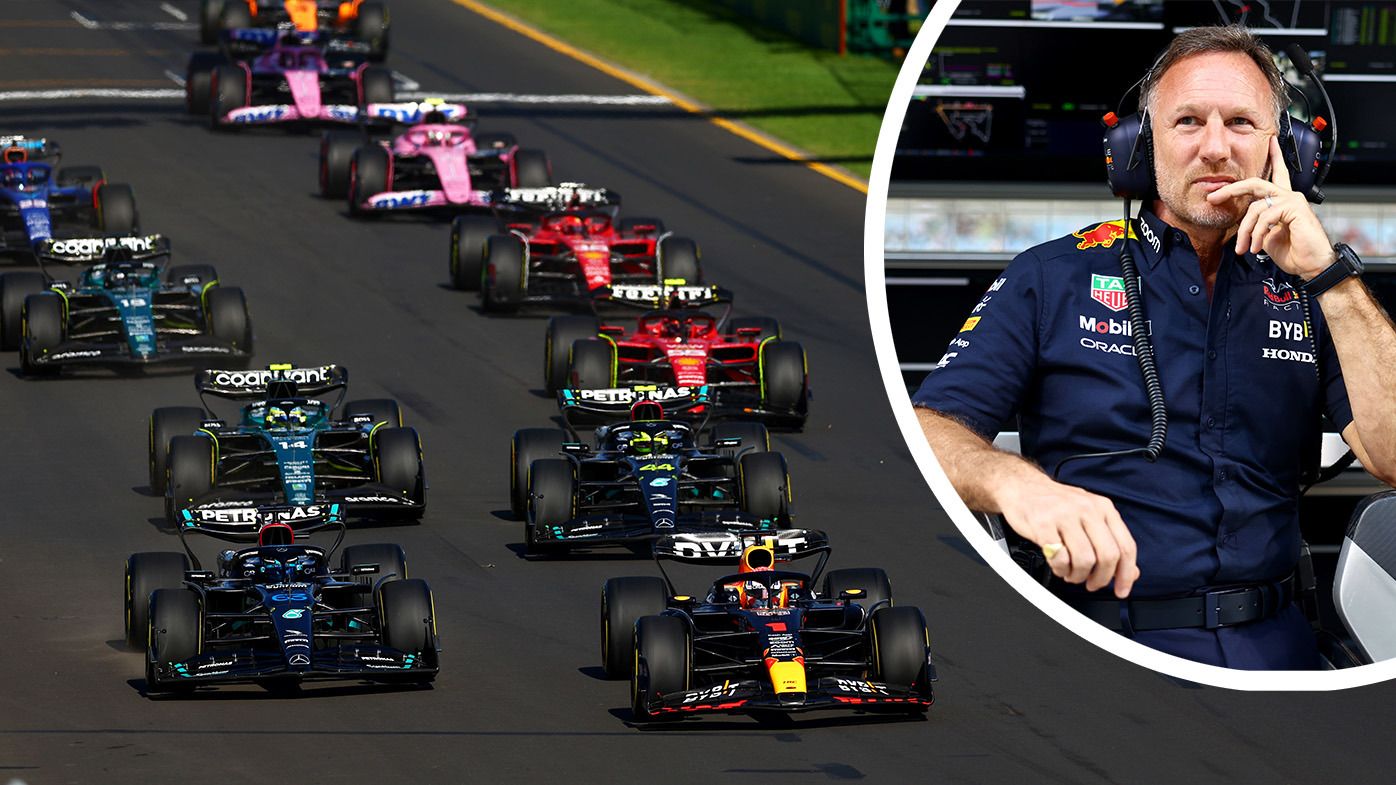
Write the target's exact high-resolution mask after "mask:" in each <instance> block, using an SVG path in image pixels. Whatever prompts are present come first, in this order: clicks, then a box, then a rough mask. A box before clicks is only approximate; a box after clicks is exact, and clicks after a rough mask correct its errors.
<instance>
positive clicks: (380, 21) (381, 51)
mask: <svg viewBox="0 0 1396 785" xmlns="http://www.w3.org/2000/svg"><path fill="white" fill-rule="evenodd" d="M389 22H390V19H389V17H388V7H387V6H386V5H384V4H383V3H364V4H362V5H360V6H359V16H358V18H357V19H355V20H354V36H355V37H356V38H358V39H359V40H360V41H363V42H364V43H366V44H368V46H369V55H368V58H369V59H370V60H373V61H374V62H379V63H381V62H383V59H384V58H386V57H387V56H388V25H389Z"/></svg>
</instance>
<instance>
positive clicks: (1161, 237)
mask: <svg viewBox="0 0 1396 785" xmlns="http://www.w3.org/2000/svg"><path fill="white" fill-rule="evenodd" d="M1138 224H1139V230H1138V234H1139V245H1140V246H1142V247H1143V248H1144V259H1145V260H1146V261H1147V262H1148V263H1149V268H1150V269H1153V268H1154V267H1157V266H1158V263H1159V262H1160V261H1162V260H1163V259H1164V258H1165V257H1167V256H1168V255H1169V254H1170V253H1172V252H1173V250H1174V249H1175V248H1177V247H1184V248H1186V249H1187V250H1188V252H1189V253H1193V254H1195V253H1196V251H1195V250H1194V249H1193V247H1192V244H1191V243H1190V242H1188V237H1187V234H1186V233H1185V232H1184V231H1183V230H1182V229H1175V228H1173V227H1172V226H1169V225H1168V224H1166V223H1164V221H1163V219H1162V218H1159V217H1158V216H1157V215H1154V213H1153V212H1152V211H1150V210H1147V209H1146V210H1142V211H1141V212H1140V215H1139V221H1138ZM1150 237H1154V238H1157V240H1158V242H1157V243H1155V242H1154V241H1153V240H1150V239H1149V238H1150ZM1228 256H1230V257H1233V258H1235V259H1237V260H1238V261H1239V262H1240V263H1241V266H1242V267H1244V268H1245V269H1246V270H1248V271H1249V270H1254V269H1255V267H1256V265H1257V264H1259V261H1258V260H1257V259H1256V257H1255V255H1254V254H1249V253H1247V254H1241V255H1239V256H1238V255H1236V254H1235V253H1234V252H1233V251H1232V250H1231V245H1230V244H1228V245H1227V247H1226V248H1224V249H1223V250H1222V260H1223V262H1224V261H1225V260H1226V257H1228Z"/></svg>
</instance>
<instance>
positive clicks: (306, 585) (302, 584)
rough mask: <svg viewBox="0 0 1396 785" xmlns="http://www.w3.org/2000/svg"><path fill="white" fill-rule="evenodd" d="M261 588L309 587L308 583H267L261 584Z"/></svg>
mask: <svg viewBox="0 0 1396 785" xmlns="http://www.w3.org/2000/svg"><path fill="white" fill-rule="evenodd" d="M262 588H264V589H309V588H310V584H308V583H268V584H267V585H266V586H263V587H262ZM286 634H287V635H290V634H291V633H289V632H288V633H286Z"/></svg>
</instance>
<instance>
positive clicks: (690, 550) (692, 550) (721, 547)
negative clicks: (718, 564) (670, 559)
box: [674, 536, 742, 559]
mask: <svg viewBox="0 0 1396 785" xmlns="http://www.w3.org/2000/svg"><path fill="white" fill-rule="evenodd" d="M741 554H742V544H741V541H740V540H735V539H731V538H730V537H729V538H724V539H715V540H709V539H699V538H698V537H696V536H695V537H691V538H685V539H683V540H676V541H675V542H674V555H676V556H680V557H685V558H690V559H703V558H710V559H725V558H730V557H735V556H740V555H741Z"/></svg>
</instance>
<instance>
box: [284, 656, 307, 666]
mask: <svg viewBox="0 0 1396 785" xmlns="http://www.w3.org/2000/svg"><path fill="white" fill-rule="evenodd" d="M287 662H289V663H290V664H292V665H309V664H310V657H308V656H306V655H304V654H292V655H291V659H289V660H287Z"/></svg>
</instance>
